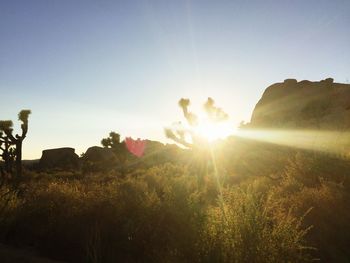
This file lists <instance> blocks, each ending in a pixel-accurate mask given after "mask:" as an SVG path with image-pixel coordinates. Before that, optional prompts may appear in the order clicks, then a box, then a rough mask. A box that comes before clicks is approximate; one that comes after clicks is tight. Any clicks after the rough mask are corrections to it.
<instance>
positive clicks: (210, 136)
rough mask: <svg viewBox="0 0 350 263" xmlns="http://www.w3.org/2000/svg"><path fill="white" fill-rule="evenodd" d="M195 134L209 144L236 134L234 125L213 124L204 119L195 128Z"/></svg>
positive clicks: (224, 123)
mask: <svg viewBox="0 0 350 263" xmlns="http://www.w3.org/2000/svg"><path fill="white" fill-rule="evenodd" d="M194 132H195V133H196V134H197V135H198V136H200V137H202V138H204V139H206V140H207V141H209V142H213V141H216V140H218V139H224V138H226V137H228V136H229V135H231V134H233V133H234V129H233V125H230V123H226V122H212V121H210V120H208V119H202V120H201V121H200V122H199V123H198V125H197V126H196V127H195V128H194Z"/></svg>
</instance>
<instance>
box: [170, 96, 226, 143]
mask: <svg viewBox="0 0 350 263" xmlns="http://www.w3.org/2000/svg"><path fill="white" fill-rule="evenodd" d="M190 103H191V101H190V100H189V99H185V98H181V99H180V100H179V102H178V104H179V106H180V108H181V109H182V112H183V115H184V118H185V119H186V121H187V123H188V125H189V128H185V127H184V125H182V123H181V122H175V123H173V125H172V127H170V128H165V129H164V133H165V136H166V137H167V138H169V139H171V140H173V141H174V142H176V143H178V144H180V145H182V146H184V147H186V148H193V147H199V148H201V147H202V146H203V138H201V137H200V136H199V135H198V134H196V133H195V132H194V128H195V127H196V126H197V125H198V117H197V115H196V114H194V113H192V112H190V111H189V106H190ZM203 106H204V110H205V113H206V114H207V116H208V118H209V120H210V121H211V122H221V121H225V120H227V119H228V114H227V113H225V112H224V111H223V110H222V109H221V108H218V107H216V106H215V101H214V100H213V99H212V98H210V97H209V98H208V99H207V101H206V103H205V104H204V105H203ZM188 139H190V140H188Z"/></svg>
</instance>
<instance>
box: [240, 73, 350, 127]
mask: <svg viewBox="0 0 350 263" xmlns="http://www.w3.org/2000/svg"><path fill="white" fill-rule="evenodd" d="M247 126H248V127H249V128H283V129H284V128H287V129H322V130H347V129H349V128H350V84H342V83H334V82H333V79H332V78H328V79H325V80H321V81H315V82H313V81H308V80H303V81H299V82H298V81H297V80H295V79H286V80H285V81H284V82H283V83H275V84H273V85H271V86H269V87H268V88H267V89H266V90H265V92H264V93H263V96H262V98H261V99H260V100H259V102H258V103H257V104H256V106H255V109H254V111H253V114H252V118H251V122H250V123H249V124H247Z"/></svg>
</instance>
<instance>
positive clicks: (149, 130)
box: [0, 0, 350, 159]
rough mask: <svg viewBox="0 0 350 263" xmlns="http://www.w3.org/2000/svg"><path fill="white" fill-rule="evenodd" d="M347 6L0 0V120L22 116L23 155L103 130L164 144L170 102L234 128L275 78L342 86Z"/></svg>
mask: <svg viewBox="0 0 350 263" xmlns="http://www.w3.org/2000/svg"><path fill="white" fill-rule="evenodd" d="M349 14H350V1H347V0H344V1H331V0H329V1H322V0H318V1H315V0H308V1H304V0H303V1H298V0H295V1H284V0H279V1H269V0H265V1H235V0H227V1H225V0H216V1H212V0H176V1H170V0H169V1H167V0H158V1H153V0H135V1H133V0H128V1H127V0H123V1H118V0H113V1H112V0H99V1H90V0H31V1H28V0H22V1H19V0H0V119H12V120H14V121H15V124H16V126H15V129H16V131H17V132H19V127H20V126H19V125H20V123H19V122H17V121H16V119H17V113H18V112H19V111H20V110H21V109H31V110H32V115H31V116H30V119H29V132H28V135H27V138H26V139H25V141H24V149H23V152H24V158H25V159H34V158H40V156H41V151H42V150H44V149H50V148H57V147H67V146H69V147H73V148H75V149H76V153H77V154H81V153H83V152H85V151H86V149H87V148H88V147H90V146H93V145H99V144H100V141H101V139H102V138H103V137H106V136H107V135H108V133H109V132H110V131H116V132H119V133H120V134H121V136H122V138H124V137H126V136H132V137H134V138H138V137H139V138H143V139H146V138H148V139H152V140H160V141H162V142H167V140H166V138H165V136H164V133H163V128H164V127H166V126H168V125H170V124H171V123H172V122H174V121H178V120H182V116H181V110H180V108H179V107H178V106H177V102H178V100H179V99H180V98H182V97H185V98H189V99H191V103H192V106H193V107H192V109H193V111H196V112H198V111H201V110H202V108H201V105H202V104H203V103H204V102H205V101H206V99H207V97H212V98H214V100H215V101H216V104H217V105H218V106H220V107H221V108H223V109H224V110H225V111H226V112H227V113H228V114H229V115H230V120H229V121H230V122H232V125H233V126H234V127H236V126H237V125H238V124H239V122H241V121H249V120H250V116H251V113H252V111H253V109H254V106H255V104H256V103H257V101H258V100H259V98H260V97H261V95H262V93H263V91H264V90H265V88H266V87H267V86H269V85H271V84H273V83H275V82H282V81H283V80H284V79H286V78H296V79H298V80H303V79H309V80H321V79H325V78H328V77H333V78H334V79H335V81H336V82H345V83H346V82H349V80H350V48H349V43H350V15H349Z"/></svg>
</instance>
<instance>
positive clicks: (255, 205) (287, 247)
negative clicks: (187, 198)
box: [201, 188, 309, 262]
mask: <svg viewBox="0 0 350 263" xmlns="http://www.w3.org/2000/svg"><path fill="white" fill-rule="evenodd" d="M223 202H224V204H223V206H222V207H221V206H220V205H218V206H214V207H211V208H210V209H209V210H208V220H207V223H206V225H205V227H204V230H203V240H204V244H203V247H202V250H201V254H202V256H203V257H204V261H205V262H304V261H308V260H309V256H308V251H307V249H306V247H305V241H304V238H305V234H306V233H307V229H304V228H302V227H301V220H302V219H301V218H297V217H293V216H292V215H291V214H286V215H284V216H281V215H278V216H277V215H276V214H275V213H274V211H273V210H272V209H270V208H269V206H268V205H267V204H266V200H265V197H264V195H261V194H256V193H255V192H254V191H252V189H251V188H247V189H242V188H231V189H227V191H226V192H225V194H224V198H223Z"/></svg>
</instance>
